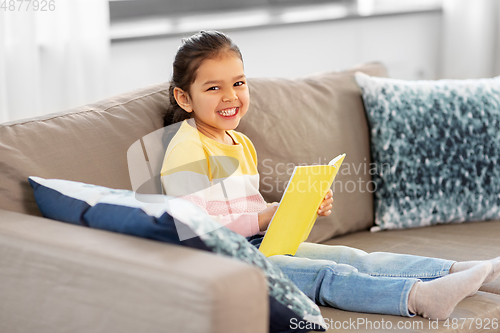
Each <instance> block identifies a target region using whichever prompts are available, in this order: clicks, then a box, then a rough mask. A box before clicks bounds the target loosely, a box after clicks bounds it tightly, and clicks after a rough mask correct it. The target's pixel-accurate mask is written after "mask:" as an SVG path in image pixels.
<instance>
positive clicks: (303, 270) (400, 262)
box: [255, 243, 454, 317]
mask: <svg viewBox="0 0 500 333" xmlns="http://www.w3.org/2000/svg"><path fill="white" fill-rule="evenodd" d="M255 245H257V244H255ZM259 245H260V244H259ZM268 259H269V260H270V261H271V262H272V263H273V264H274V265H276V266H278V267H279V268H280V269H281V270H282V271H283V273H285V274H286V275H287V276H288V277H289V278H290V280H292V281H293V282H294V283H295V284H296V285H297V287H299V289H300V290H302V291H303V292H304V293H305V294H306V295H307V296H308V297H309V298H310V299H312V300H313V301H315V302H316V303H317V304H320V305H327V306H332V307H335V308H338V309H342V310H348V311H356V312H368V313H379V314H391V315H400V316H407V317H411V316H413V314H411V313H410V312H409V311H408V296H409V294H410V290H411V288H412V287H413V285H414V284H415V283H416V282H417V281H418V280H422V281H426V280H427V281H429V280H433V279H436V278H439V277H442V276H444V275H447V274H449V270H450V267H451V266H452V265H453V263H454V261H450V260H444V259H435V258H427V257H419V256H412V255H404V254H394V253H384V252H374V253H370V254H368V253H366V252H364V251H362V250H358V249H354V248H350V247H346V246H332V245H322V244H313V243H302V244H301V245H300V246H299V249H298V251H297V253H296V254H295V256H286V255H276V256H271V257H269V258H268Z"/></svg>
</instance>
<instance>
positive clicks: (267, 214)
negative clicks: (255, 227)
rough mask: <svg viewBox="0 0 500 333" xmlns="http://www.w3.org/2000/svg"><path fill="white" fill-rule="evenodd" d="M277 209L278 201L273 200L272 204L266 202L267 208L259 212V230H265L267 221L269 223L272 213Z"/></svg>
mask: <svg viewBox="0 0 500 333" xmlns="http://www.w3.org/2000/svg"><path fill="white" fill-rule="evenodd" d="M276 209H278V203H277V202H273V203H272V204H269V203H268V204H267V208H266V209H264V210H263V211H261V212H259V215H258V216H259V227H260V231H265V230H267V227H268V226H269V223H271V219H272V218H273V215H274V213H275V212H276Z"/></svg>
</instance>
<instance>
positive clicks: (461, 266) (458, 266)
mask: <svg viewBox="0 0 500 333" xmlns="http://www.w3.org/2000/svg"><path fill="white" fill-rule="evenodd" d="M485 261H486V262H490V263H491V266H492V269H491V272H490V274H489V275H488V277H487V278H486V280H484V283H488V282H491V281H493V280H495V279H497V278H498V277H499V276H500V257H497V258H495V259H491V260H479V261H461V262H456V263H455V264H453V266H451V268H450V273H458V272H462V271H465V270H468V269H470V268H472V267H475V266H477V265H481V264H483V263H484V262H485Z"/></svg>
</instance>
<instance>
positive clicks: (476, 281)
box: [408, 261, 493, 319]
mask: <svg viewBox="0 0 500 333" xmlns="http://www.w3.org/2000/svg"><path fill="white" fill-rule="evenodd" d="M492 270H493V268H492V263H491V262H490V261H484V262H481V263H478V264H476V265H473V266H472V267H470V268H469V269H465V270H462V271H459V272H454V274H449V275H446V276H444V277H442V278H438V279H435V280H432V281H429V282H421V281H419V282H417V283H415V284H414V285H413V288H412V290H411V291H410V296H409V297H408V309H409V311H410V312H412V313H415V314H418V315H421V316H422V317H424V318H428V319H446V318H448V317H449V316H450V314H451V313H452V312H453V310H454V309H455V307H456V306H457V304H458V303H459V302H460V301H461V300H463V299H464V298H465V297H467V296H468V295H470V294H472V293H474V292H475V291H477V289H479V287H480V286H481V285H482V284H483V283H484V281H485V279H486V278H487V277H488V276H489V275H490V273H491V271H492ZM450 271H451V270H450Z"/></svg>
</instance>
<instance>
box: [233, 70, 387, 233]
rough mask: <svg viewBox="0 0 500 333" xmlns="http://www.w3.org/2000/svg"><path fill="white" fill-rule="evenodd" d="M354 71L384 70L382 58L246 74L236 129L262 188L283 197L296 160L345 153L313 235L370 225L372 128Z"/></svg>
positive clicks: (323, 160) (272, 197) (271, 197)
mask: <svg viewBox="0 0 500 333" xmlns="http://www.w3.org/2000/svg"><path fill="white" fill-rule="evenodd" d="M356 71H361V72H364V73H366V74H368V75H372V76H387V70H386V68H385V67H384V66H383V65H382V64H380V63H368V64H363V65H360V66H358V67H355V68H352V69H349V70H345V71H340V72H329V73H321V74H318V75H310V76H308V77H304V78H297V79H293V80H286V79H254V80H249V85H250V95H251V105H250V109H249V111H248V113H247V115H246V116H245V117H244V118H243V119H242V121H241V123H240V126H239V127H238V128H237V130H239V131H241V132H243V133H245V134H246V135H248V137H249V138H250V139H251V140H252V142H253V143H254V145H255V147H256V149H257V155H258V156H257V157H258V163H259V173H260V185H261V186H260V191H261V193H262V194H263V196H264V198H265V199H266V200H267V201H268V202H273V201H279V200H280V198H281V195H282V192H283V190H284V188H285V185H286V183H287V182H288V180H289V178H290V175H291V172H292V171H293V167H294V166H295V165H300V164H327V163H328V162H329V161H330V160H331V159H332V158H334V157H336V156H337V155H340V154H342V153H346V158H345V159H344V162H343V164H342V166H341V168H340V171H339V174H338V175H337V177H336V179H335V183H334V186H333V191H334V195H333V196H334V203H333V209H332V214H331V215H330V216H328V217H320V218H318V219H317V220H316V223H315V225H314V228H313V230H312V231H311V234H310V236H309V238H308V240H309V241H314V242H319V241H323V240H327V239H330V238H331V237H332V236H335V235H341V234H346V233H349V232H353V231H358V230H363V229H368V228H369V227H371V226H372V224H373V220H374V218H373V186H372V183H371V175H370V163H371V162H370V161H371V159H370V141H369V128H368V123H367V119H366V115H365V111H364V106H363V100H362V97H361V90H360V88H359V87H358V85H357V84H356V82H355V80H354V73H355V72H356Z"/></svg>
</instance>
